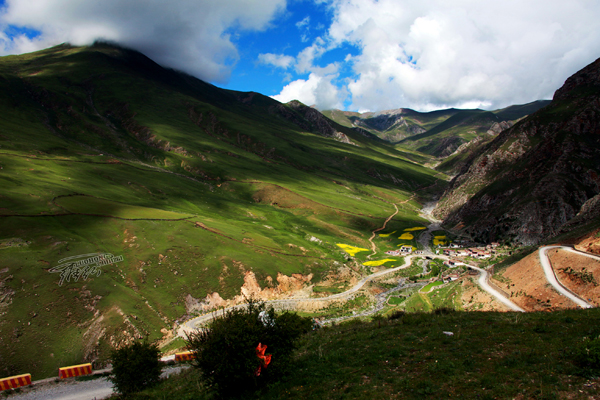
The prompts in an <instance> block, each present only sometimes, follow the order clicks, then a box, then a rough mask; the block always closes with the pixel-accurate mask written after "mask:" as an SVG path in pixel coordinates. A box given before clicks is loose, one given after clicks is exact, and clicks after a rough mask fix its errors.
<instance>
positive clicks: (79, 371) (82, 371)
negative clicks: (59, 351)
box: [58, 363, 92, 379]
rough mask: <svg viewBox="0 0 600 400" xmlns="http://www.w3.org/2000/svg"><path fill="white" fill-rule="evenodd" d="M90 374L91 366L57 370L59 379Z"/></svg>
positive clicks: (76, 366) (85, 365)
mask: <svg viewBox="0 0 600 400" xmlns="http://www.w3.org/2000/svg"><path fill="white" fill-rule="evenodd" d="M91 373H92V364H90V363H88V364H80V365H71V366H70V367H63V368H59V369H58V377H59V378H60V379H64V378H72V377H74V376H81V375H89V374H91Z"/></svg>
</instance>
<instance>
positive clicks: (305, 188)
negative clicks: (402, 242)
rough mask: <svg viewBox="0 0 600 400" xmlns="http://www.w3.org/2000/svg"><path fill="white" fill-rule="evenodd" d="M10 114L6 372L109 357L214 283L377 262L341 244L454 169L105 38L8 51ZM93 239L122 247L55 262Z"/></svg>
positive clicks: (2, 180) (279, 282) (5, 205)
mask: <svg viewBox="0 0 600 400" xmlns="http://www.w3.org/2000/svg"><path fill="white" fill-rule="evenodd" d="M313 111H314V112H313ZM0 115H2V118H1V119H0V168H1V169H0V188H1V190H0V259H1V261H0V315H1V318H0V375H2V376H9V375H12V374H16V373H23V372H31V373H32V374H34V379H37V378H40V377H44V376H53V375H55V373H56V368H58V367H59V366H64V365H71V364H79V363H81V362H84V361H92V362H95V363H97V364H98V365H100V364H101V363H102V360H104V359H105V357H106V354H107V351H108V349H110V348H111V347H113V346H116V345H118V344H120V343H124V342H128V341H131V340H132V339H133V338H135V337H143V336H146V335H148V336H149V337H150V338H151V339H153V340H154V339H158V338H161V337H163V336H164V337H165V338H166V337H168V335H169V331H171V330H172V329H173V328H174V326H176V324H177V323H178V322H179V321H181V320H183V319H185V318H187V317H188V316H189V315H191V314H192V313H193V312H198V310H202V309H203V305H206V306H208V305H215V304H217V303H215V300H219V299H225V300H231V299H234V298H236V296H238V297H239V298H241V296H240V295H241V294H244V293H246V294H247V293H255V292H256V291H257V290H258V289H263V292H262V295H263V296H278V295H280V296H282V295H286V293H288V292H287V290H288V287H289V286H290V285H289V282H290V280H293V279H296V281H294V282H300V284H299V285H300V287H302V286H303V287H309V286H310V285H311V284H313V283H318V282H320V281H321V280H323V279H325V278H326V277H328V276H333V275H336V274H337V272H338V269H344V270H350V271H354V272H352V274H354V275H355V276H358V275H360V274H361V273H365V272H366V271H364V270H363V269H361V268H362V267H361V266H360V264H358V263H356V262H354V261H353V259H352V257H349V256H348V255H347V254H345V253H343V252H341V251H340V248H339V247H338V246H336V244H338V243H341V244H347V245H352V246H359V247H364V248H370V244H369V242H368V238H369V237H370V235H371V231H372V230H374V229H376V228H379V227H381V226H382V224H383V222H384V221H385V220H386V218H388V217H389V216H390V215H392V214H393V213H394V212H395V207H394V204H397V205H398V208H399V209H400V212H399V213H398V214H397V215H396V216H395V217H394V218H393V219H392V220H391V221H390V222H389V223H388V228H390V229H391V230H396V229H404V228H406V227H410V226H414V225H415V224H420V223H423V220H422V219H421V218H420V217H418V213H417V210H418V209H419V208H420V200H421V199H422V198H427V197H428V196H430V194H431V193H434V192H437V191H440V190H442V189H443V188H444V187H445V185H446V183H445V181H444V180H443V178H444V175H443V174H440V173H438V172H436V171H432V170H430V169H427V168H424V167H422V166H421V165H420V164H422V163H424V162H425V161H427V160H428V156H425V155H422V154H418V153H415V152H412V151H401V150H398V149H395V148H394V147H393V146H390V145H389V144H387V143H385V142H383V141H381V140H373V138H372V137H370V135H365V134H364V132H363V133H361V132H358V131H356V130H354V129H351V128H348V127H344V126H343V125H341V124H337V123H335V122H334V121H331V120H328V119H327V118H325V117H323V116H322V115H320V114H319V113H316V111H315V110H312V109H310V108H307V107H306V106H303V105H301V104H297V103H290V104H287V105H283V104H280V103H278V102H276V101H274V100H272V99H270V98H268V97H265V96H262V95H260V94H258V93H242V92H236V91H229V90H222V89H219V88H216V87H214V86H212V85H209V84H207V83H204V82H202V81H199V80H197V79H195V78H192V77H190V76H187V75H185V74H181V73H179V72H177V71H172V70H168V69H164V68H162V67H160V66H158V65H157V64H155V63H154V62H152V61H151V60H149V59H148V58H146V57H145V56H143V55H142V54H140V53H137V52H134V51H130V50H126V49H121V48H118V47H115V46H110V45H105V44H98V45H95V46H92V47H71V46H68V45H62V46H58V47H55V48H51V49H48V50H44V51H41V52H37V53H32V54H25V55H20V56H8V57H2V58H0ZM385 243H386V244H382V243H380V244H379V245H378V246H379V247H378V249H377V254H376V255H375V256H374V257H375V258H376V257H377V256H379V255H383V252H384V251H386V250H389V249H391V248H390V247H389V246H396V243H392V242H387V241H386V242H385ZM96 254H112V255H113V256H114V257H116V258H115V260H118V261H115V262H113V263H111V264H109V265H104V266H101V267H100V268H98V269H96V270H88V271H87V272H85V271H80V272H81V276H77V275H71V276H69V278H70V280H67V276H63V277H62V278H63V279H64V281H63V282H62V285H60V282H61V274H60V273H58V272H52V271H53V270H55V269H56V268H57V267H58V266H59V265H61V264H64V262H65V261H61V260H64V259H66V258H69V257H79V260H83V259H86V258H85V257H86V255H87V256H89V257H88V258H90V257H93V255H96ZM367 254H369V253H368V252H362V253H359V254H358V255H357V257H359V259H364V258H365V257H366V255H367ZM105 257H107V256H105ZM119 257H121V258H122V259H121V258H119ZM75 272H77V271H76V270H75ZM86 273H88V274H89V275H86ZM293 274H297V275H293ZM292 275H293V276H292ZM348 279H349V278H348ZM342 283H343V282H342ZM346 283H347V282H346ZM257 287H258V289H257ZM194 310H196V311H194ZM32 343H35V344H36V345H35V346H32Z"/></svg>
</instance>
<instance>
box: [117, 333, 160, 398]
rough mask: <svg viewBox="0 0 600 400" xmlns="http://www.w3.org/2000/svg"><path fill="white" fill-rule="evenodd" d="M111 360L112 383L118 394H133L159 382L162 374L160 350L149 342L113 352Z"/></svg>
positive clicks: (135, 343)
mask: <svg viewBox="0 0 600 400" xmlns="http://www.w3.org/2000/svg"><path fill="white" fill-rule="evenodd" d="M110 358H111V360H112V365H113V370H112V372H113V376H112V377H111V378H109V379H110V381H111V382H112V383H113V384H114V385H115V389H116V390H117V392H119V393H121V394H125V395H127V394H131V393H135V392H139V391H141V390H144V389H146V388H148V387H151V386H153V385H155V384H156V383H158V382H159V380H160V374H161V372H162V364H161V362H160V350H159V349H158V346H157V345H155V344H151V343H148V342H147V341H143V342H141V341H135V342H133V343H132V344H130V345H128V346H124V347H121V348H120V349H117V350H113V351H112V352H111V355H110Z"/></svg>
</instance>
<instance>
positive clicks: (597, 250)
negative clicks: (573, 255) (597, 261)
mask: <svg viewBox="0 0 600 400" xmlns="http://www.w3.org/2000/svg"><path fill="white" fill-rule="evenodd" d="M575 248H576V249H577V250H580V251H585V252H586V253H593V254H599V255H600V229H599V230H597V231H594V232H592V233H590V234H589V235H586V236H585V237H583V238H582V239H580V240H579V243H577V244H576V245H575Z"/></svg>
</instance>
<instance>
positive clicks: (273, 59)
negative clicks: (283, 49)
mask: <svg viewBox="0 0 600 400" xmlns="http://www.w3.org/2000/svg"><path fill="white" fill-rule="evenodd" d="M294 61H295V60H294V57H292V56H286V55H283V54H273V53H265V54H259V55H258V62H259V63H261V64H265V65H272V66H274V67H277V68H283V69H287V68H289V67H290V65H292V63H293V62H294Z"/></svg>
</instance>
